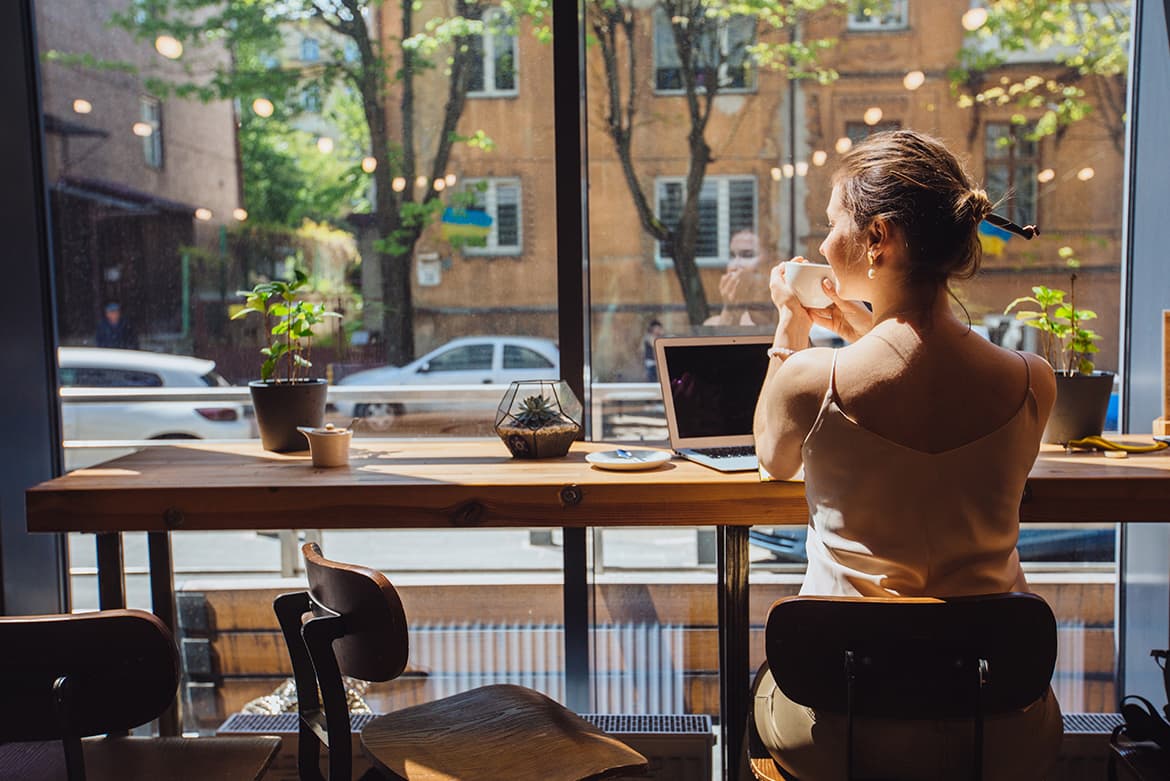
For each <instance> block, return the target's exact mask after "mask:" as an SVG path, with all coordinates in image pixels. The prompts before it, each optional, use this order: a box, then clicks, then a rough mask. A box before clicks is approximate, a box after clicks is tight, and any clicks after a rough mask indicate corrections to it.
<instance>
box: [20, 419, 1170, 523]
mask: <svg viewBox="0 0 1170 781" xmlns="http://www.w3.org/2000/svg"><path fill="white" fill-rule="evenodd" d="M1122 439H1130V440H1132V441H1136V442H1145V443H1148V442H1149V440H1148V438H1141V437H1129V438H1122ZM615 446H616V445H614V444H612V443H600V442H578V443H575V444H574V445H573V448H572V450H571V451H570V453H569V455H567V456H565V457H564V458H559V459H549V460H541V461H522V460H516V459H513V458H511V457H510V456H509V455H508V452H507V450H506V449H505V447H504V445H503V444H502V443H501V442H499V441H498V440H486V439H485V440H435V439H430V440H389V439H387V440H376V439H363V440H358V443H357V444H355V446H354V448H353V450H352V451H351V454H350V464H349V466H347V467H342V468H336V469H316V468H314V467H313V466H312V463H311V462H310V460H309V455H308V453H307V452H306V453H293V454H277V453H269V452H266V451H264V450H261V448H260V445H259V443H258V442H255V443H216V442H208V441H197V442H183V443H176V444H173V445H167V446H162V447H151V448H145V449H143V450H141V451H139V452H137V453H134V454H132V455H129V456H126V457H124V458H120V459H117V460H114V461H110V462H108V463H106V464H103V465H101V466H98V467H93V468H90V469H82V470H78V471H76V472H72V473H70V474H68V475H65V476H63V477H59V478H56V479H55V480H51V481H49V482H46V483H42V484H40V485H38V486H35V487H33V488H30V489H29V490H28V492H27V494H26V504H27V518H28V528H29V530H30V531H54V532H55V531H88V532H101V531H180V530H182V531H187V530H214V529H288V528H319V529H359V528H380V529H385V528H479V527H521V528H526V527H532V526H562V527H573V526H661V525H668V526H691V525H704V526H710V525H736V526H751V525H758V524H767V525H779V524H786V523H797V524H802V523H805V522H806V521H807V515H808V511H807V508H806V506H805V500H804V486H803V484H801V483H794V482H767V483H762V482H760V480H759V478H758V477H757V475H756V474H755V473H754V472H740V473H734V474H725V473H721V472H716V471H714V470H712V469H707V468H706V467H703V466H699V465H697V464H694V463H691V462H689V461H684V460H680V459H678V458H675V459H673V460H671V461H669V462H667V463H666V464H664V465H663V466H661V467H658V468H656V469H652V470H648V471H644V472H607V471H602V470H599V469H597V468H595V467H592V466H591V465H590V464H588V463H587V462H586V461H585V455H586V454H587V453H589V452H593V451H598V450H606V449H612V448H613V447H615ZM623 446H624V443H623ZM631 449H636V447H633V446H631ZM1167 453H1170V451H1164V452H1163V453H1156V454H1144V455H1133V456H1130V457H1129V458H1126V459H1106V458H1104V457H1102V456H1101V455H1100V454H1097V453H1072V454H1068V453H1065V452H1064V450H1063V449H1060V448H1058V447H1055V446H1045V447H1044V449H1043V450H1042V452H1041V454H1040V457H1039V458H1038V459H1037V461H1036V465H1035V467H1034V468H1033V470H1032V474H1031V476H1030V477H1029V480H1028V485H1027V489H1026V491H1025V495H1024V499H1023V503H1022V504H1021V520H1023V521H1037V522H1059V523H1078V522H1118V521H1120V522H1135V521H1137V522H1142V521H1147V522H1160V521H1166V520H1170V455H1167Z"/></svg>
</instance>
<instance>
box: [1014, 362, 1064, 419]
mask: <svg viewBox="0 0 1170 781" xmlns="http://www.w3.org/2000/svg"><path fill="white" fill-rule="evenodd" d="M1019 355H1021V356H1023V358H1024V360H1025V361H1027V362H1028V373H1029V375H1030V377H1031V381H1032V393H1033V394H1035V396H1036V401H1037V402H1039V404H1040V408H1041V409H1042V410H1047V409H1050V408H1051V407H1052V403H1053V401H1054V400H1055V399H1056V374H1055V372H1053V371H1052V366H1051V364H1049V363H1048V361H1046V360H1044V358H1043V357H1041V356H1039V355H1037V354H1036V353H1026V352H1021V353H1019Z"/></svg>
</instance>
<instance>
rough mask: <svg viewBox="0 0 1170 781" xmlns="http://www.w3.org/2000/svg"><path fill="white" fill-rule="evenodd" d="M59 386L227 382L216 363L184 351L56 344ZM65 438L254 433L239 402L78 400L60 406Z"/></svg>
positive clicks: (194, 385) (245, 435)
mask: <svg viewBox="0 0 1170 781" xmlns="http://www.w3.org/2000/svg"><path fill="white" fill-rule="evenodd" d="M57 361H58V367H59V368H58V378H59V380H60V384H61V387H62V388H86V389H101V388H171V387H191V388H199V387H215V386H225V385H230V383H228V381H227V380H225V379H224V378H223V377H221V376H220V375H219V374H217V373H216V371H215V362H214V361H208V360H204V359H202V358H191V357H187V356H183V355H165V354H162V353H151V352H142V351H139V350H110V349H102V348H96V347H61V348H59V349H58V351H57ZM61 419H62V426H63V428H64V432H63V433H64V437H65V439H66V440H128V439H246V438H248V437H251V436H253V433H252V422H251V421H250V420H249V419H247V418H246V417H245V415H244V405H243V404H238V403H225V402H222V401H215V400H208V401H206V402H192V401H126V402H117V401H110V402H96V401H95V402H80V403H75V402H71V401H68V400H66V401H65V403H63V404H62V405H61Z"/></svg>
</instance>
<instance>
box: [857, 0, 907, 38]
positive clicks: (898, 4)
mask: <svg viewBox="0 0 1170 781" xmlns="http://www.w3.org/2000/svg"><path fill="white" fill-rule="evenodd" d="M886 2H887V3H889V5H890V10H889V11H887V12H886V13H884V14H882V13H877V14H873V15H872V16H859V14H858V12H857V11H856V10H855V9H854V8H850V9H849V12H848V14H847V15H846V17H845V18H846V20H847V21H846V23H845V29H847V30H848V31H849V32H851V33H858V32H871V33H872V32H889V31H892V30H905V29H907V28H908V27H909V26H910V0H886Z"/></svg>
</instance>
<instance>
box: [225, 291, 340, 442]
mask: <svg viewBox="0 0 1170 781" xmlns="http://www.w3.org/2000/svg"><path fill="white" fill-rule="evenodd" d="M308 284H309V278H308V276H307V275H306V274H305V272H303V271H300V270H299V269H298V270H296V271H295V272H294V273H293V279H292V280H291V281H285V280H274V281H272V282H261V283H259V284H258V285H256V286H255V287H254V288H252V289H251V290H250V291H248V290H241V291H240V295H242V296H244V297H245V303H244V308H243V309H241V310H240V311H239V312H236V313H235V314H234V315H232V319H233V320H238V319H239V318H241V317H245V316H247V315H249V314H252V313H258V314H260V316H261V317H263V318H264V332H265V341H266V344H265V346H264V347H262V348H261V349H260V354H261V355H263V356H264V362H263V363H262V364H261V365H260V379H259V380H253V381H252V382H249V383H248V389H249V391H250V392H251V394H252V406H253V407H254V408H255V410H256V425H257V427H258V428H259V429H260V441H261V443H262V444H263V445H264V449H265V450H272V451H275V452H277V453H286V452H289V451H293V450H305V449H306V448H307V447H308V445H307V443H306V441H305V438H304V437H303V436H302V435H301V433H300V432H299V431H298V430H297V426H311V427H314V428H316V427H319V426H320V425H321V423H322V421H323V420H324V418H325V401H326V395H327V392H328V385H329V384H328V382H327V381H326V380H324V379H316V378H313V377H311V376H310V374H309V370H310V369H312V367H313V364H312V362H311V361H310V360H309V357H310V353H311V351H312V346H313V326H315V325H317V324H318V323H321V322H324V320H325V319H326V318H329V317H340V315H338V314H337V313H336V312H329V311H326V309H325V307H324V305H322V304H314V303H310V302H308V301H305V300H304V299H303V298H302V296H303V295H304V293H306V292H308V291H307V290H306V288H307V287H308Z"/></svg>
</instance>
